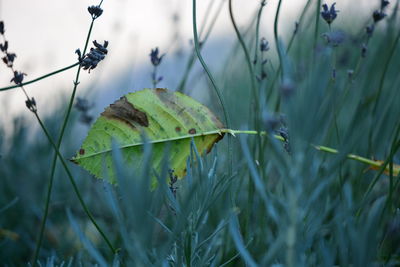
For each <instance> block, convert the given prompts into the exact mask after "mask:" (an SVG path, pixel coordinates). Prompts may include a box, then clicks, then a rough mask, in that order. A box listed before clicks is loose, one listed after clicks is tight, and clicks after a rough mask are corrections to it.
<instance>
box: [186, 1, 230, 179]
mask: <svg viewBox="0 0 400 267" xmlns="http://www.w3.org/2000/svg"><path fill="white" fill-rule="evenodd" d="M193 37H194V48H195V51H196V55H197V57H198V59H199V61H200V63H201V65H202V66H203V69H204V71H205V72H206V73H207V76H208V78H209V79H210V81H211V84H212V85H213V88H214V91H215V93H216V94H217V97H218V100H219V102H220V104H221V107H222V111H223V113H224V119H225V123H226V126H227V127H228V128H230V125H231V121H230V118H229V114H228V112H227V110H226V108H225V104H224V100H223V98H222V94H221V91H220V90H219V88H218V86H217V83H216V81H215V79H214V77H213V76H212V74H211V72H210V70H209V69H208V67H207V64H206V63H205V62H204V60H203V57H202V56H201V53H200V45H199V38H198V35H197V22H196V0H193ZM231 142H232V140H231V138H228V150H229V161H230V164H229V176H231V174H232V168H233V166H232V165H233V160H232V143H231Z"/></svg>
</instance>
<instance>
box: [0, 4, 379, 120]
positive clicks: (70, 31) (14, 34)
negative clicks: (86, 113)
mask: <svg viewBox="0 0 400 267" xmlns="http://www.w3.org/2000/svg"><path fill="white" fill-rule="evenodd" d="M97 2H98V1H88V0H84V1H80V0H69V1H51V0H38V1H24V0H0V20H3V21H4V22H5V28H6V37H7V39H8V41H9V46H10V48H9V50H10V51H12V52H14V53H16V54H17V59H16V61H15V67H16V68H17V69H18V70H21V71H23V72H24V73H26V74H27V76H26V77H25V81H28V80H31V79H33V78H36V77H38V76H41V75H43V74H46V73H48V72H51V71H53V70H56V69H59V68H62V67H65V66H67V65H69V64H72V63H74V62H76V59H77V56H76V54H74V51H75V50H76V49H77V48H81V50H82V46H83V44H84V41H85V37H86V34H87V30H88V27H89V23H90V17H89V14H88V12H87V6H89V5H96V4H98V3H97ZM259 2H260V1H258V0H250V1H234V3H233V8H234V13H235V16H236V20H237V23H238V25H239V27H240V29H241V30H242V31H243V30H245V29H246V28H247V27H248V25H249V23H250V22H251V21H253V20H254V17H255V15H256V12H257V10H258V7H259V4H260V3H259ZM277 2H278V1H267V6H266V8H265V11H264V14H263V16H262V21H261V26H260V27H261V28H260V36H263V37H265V38H266V39H267V40H269V41H270V46H271V47H272V48H274V42H272V39H273V20H274V16H275V10H276V5H277ZM330 2H333V1H330ZM336 2H337V6H340V16H339V18H338V21H339V23H340V22H341V23H343V22H345V21H346V19H348V18H349V16H351V15H352V10H357V15H360V16H362V13H364V12H365V14H368V13H369V12H371V10H372V9H374V8H375V7H376V6H377V3H375V2H374V1H356V2H354V1H346V0H338V1H336ZM305 3H306V1H305V0H299V1H283V4H282V11H281V19H280V24H279V27H280V29H279V30H280V33H281V35H282V36H288V35H289V34H290V33H291V32H292V31H293V30H294V25H295V22H296V20H298V17H299V13H300V12H301V10H302V7H303V6H304V4H305ZM191 5H192V3H191V1H184V0H146V1H140V0H132V1H128V0H114V1H107V0H105V1H104V2H103V8H104V13H103V15H102V16H101V18H100V19H98V20H97V21H96V23H95V25H94V29H93V32H92V38H91V41H93V40H98V41H99V42H102V41H103V40H108V41H109V42H110V44H109V54H108V55H107V58H106V60H105V61H103V62H102V63H101V64H99V67H98V68H97V69H96V71H93V72H92V73H90V74H87V73H84V74H83V75H81V80H82V82H81V84H80V86H79V91H78V96H85V95H87V94H89V91H90V92H92V93H93V95H94V97H95V98H96V99H93V98H92V99H93V102H95V103H96V106H95V110H96V112H101V111H102V109H103V107H104V106H105V105H107V104H109V103H110V101H111V100H113V99H117V98H118V97H119V96H121V95H122V94H125V93H127V92H131V91H135V90H140V89H142V88H146V87H150V86H151V78H150V72H151V70H152V66H151V64H150V60H149V53H150V50H151V49H153V48H155V47H159V49H160V52H161V53H166V56H165V58H164V60H163V64H161V66H160V68H159V69H160V70H159V73H160V75H162V76H163V78H164V79H163V81H162V82H161V83H160V84H159V86H160V87H166V88H169V89H176V87H177V86H178V84H179V81H180V79H181V78H182V76H183V74H184V70H185V66H186V61H187V58H188V57H189V56H190V54H191V53H192V49H193V46H192V38H193V32H192V10H191ZM197 5H198V25H199V26H198V27H199V28H201V27H205V31H206V30H207V29H209V28H208V27H209V26H210V25H211V24H212V21H213V19H214V16H216V14H218V15H217V16H216V17H217V18H216V22H215V24H214V26H213V27H212V31H211V34H210V36H211V37H210V38H209V40H208V41H207V43H206V44H205V47H204V51H203V54H204V56H205V59H206V61H207V62H208V63H209V64H210V65H211V67H212V69H213V70H219V69H221V67H223V66H222V65H223V63H224V59H225V58H226V56H227V55H228V52H229V51H230V50H231V49H232V47H233V45H234V44H236V37H235V34H234V31H233V27H232V25H231V22H230V20H229V14H228V7H227V1H225V0H218V1H206V0H202V1H198V4H197ZM352 23H353V27H354V28H357V26H358V25H357V24H360V25H361V23H362V22H361V21H356V22H352ZM205 31H204V32H205ZM271 51H272V54H273V53H274V52H273V51H275V49H271ZM199 70H200V68H194V70H193V71H192V72H191V73H190V74H191V76H190V77H193V76H194V77H196V73H197V76H198V72H199ZM74 75H75V70H74V69H71V70H69V71H67V72H64V73H62V74H59V75H57V76H53V77H51V78H49V79H46V80H44V81H41V82H40V83H37V84H32V85H30V86H28V87H27V88H28V91H29V92H30V93H31V95H32V96H34V97H35V99H36V101H37V102H38V106H39V109H40V112H41V113H47V112H51V110H53V109H54V108H55V107H56V106H58V104H59V101H60V100H61V99H60V97H61V98H62V99H63V100H62V101H64V100H65V98H63V96H65V94H68V93H69V92H70V91H71V90H72V80H73V79H74ZM10 77H11V75H10V72H9V70H7V69H6V68H5V67H2V68H0V86H7V85H10V79H11V78H10ZM189 81H190V83H189V84H187V88H188V89H190V91H191V92H192V93H193V92H195V93H197V94H201V91H202V90H201V87H204V83H200V82H199V81H202V79H200V80H199V79H195V80H193V79H192V80H190V79H189ZM89 88H90V89H89ZM194 89H200V90H194ZM198 97H199V96H198ZM23 99H24V98H23V95H22V92H21V91H20V90H12V91H7V92H1V94H0V103H1V106H0V121H2V122H3V123H7V121H8V122H10V118H12V117H13V116H14V115H15V114H21V113H22V114H28V115H30V114H29V113H28V112H27V110H26V109H25V104H24V100H23Z"/></svg>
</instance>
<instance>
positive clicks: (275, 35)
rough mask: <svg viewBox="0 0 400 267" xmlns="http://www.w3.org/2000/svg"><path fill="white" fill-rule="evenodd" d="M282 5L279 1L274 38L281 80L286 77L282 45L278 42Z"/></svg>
mask: <svg viewBox="0 0 400 267" xmlns="http://www.w3.org/2000/svg"><path fill="white" fill-rule="evenodd" d="M281 4H282V0H279V2H278V7H277V8H276V14H275V21H274V38H275V45H276V49H277V51H278V57H279V66H280V68H281V70H282V72H281V80H282V78H283V76H284V74H285V73H284V71H285V70H284V69H283V64H282V53H281V50H280V45H279V40H278V19H279V12H280V10H281Z"/></svg>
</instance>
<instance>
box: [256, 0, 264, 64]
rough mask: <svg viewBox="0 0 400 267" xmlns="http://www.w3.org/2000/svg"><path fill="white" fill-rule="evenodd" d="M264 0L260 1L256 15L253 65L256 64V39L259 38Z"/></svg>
mask: <svg viewBox="0 0 400 267" xmlns="http://www.w3.org/2000/svg"><path fill="white" fill-rule="evenodd" d="M265 2H266V0H262V1H261V7H260V9H259V10H258V14H257V23H256V47H255V49H254V60H253V64H256V63H257V59H258V39H259V38H260V21H261V13H262V11H263V9H264V7H265V5H266V3H265Z"/></svg>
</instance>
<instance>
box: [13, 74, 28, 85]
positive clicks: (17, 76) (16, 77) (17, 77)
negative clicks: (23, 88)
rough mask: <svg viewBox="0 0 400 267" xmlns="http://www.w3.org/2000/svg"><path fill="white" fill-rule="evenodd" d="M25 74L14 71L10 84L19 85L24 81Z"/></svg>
mask: <svg viewBox="0 0 400 267" xmlns="http://www.w3.org/2000/svg"><path fill="white" fill-rule="evenodd" d="M24 76H26V74H25V73H22V72H18V71H14V77H13V78H12V79H11V80H10V82H14V83H15V84H21V83H22V81H23V80H24Z"/></svg>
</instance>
